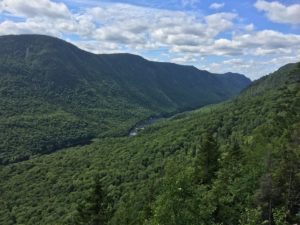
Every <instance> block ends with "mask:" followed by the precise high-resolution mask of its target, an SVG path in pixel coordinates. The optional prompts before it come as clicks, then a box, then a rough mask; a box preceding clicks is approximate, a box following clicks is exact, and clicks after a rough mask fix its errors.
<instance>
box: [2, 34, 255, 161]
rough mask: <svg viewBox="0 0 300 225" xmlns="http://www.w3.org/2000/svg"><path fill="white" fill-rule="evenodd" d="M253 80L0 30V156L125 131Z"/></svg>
mask: <svg viewBox="0 0 300 225" xmlns="http://www.w3.org/2000/svg"><path fill="white" fill-rule="evenodd" d="M249 84H250V80H249V79H248V78H246V77H245V76H243V75H239V74H224V75H218V74H212V73H209V72H207V71H201V70H198V69H197V68H195V67H192V66H181V65H176V64H172V63H161V62H151V61H148V60H145V59H144V58H142V57H140V56H136V55H131V54H112V55H106V54H103V55H96V54H92V53H89V52H85V51H83V50H81V49H79V48H77V47H75V46H74V45H72V44H69V43H67V42H65V41H63V40H60V39H57V38H53V37H48V36H42V35H18V36H12V35H9V36H1V37H0V162H1V163H4V164H5V163H8V162H15V161H19V160H24V159H27V158H28V157H29V156H31V155H34V154H41V153H49V152H53V151H55V150H57V149H61V148H63V147H67V146H72V145H77V144H84V143H87V142H89V141H90V140H91V139H92V138H94V137H99V136H111V135H114V136H115V135H123V134H125V133H126V132H127V131H128V130H129V129H130V127H132V126H133V125H134V124H135V123H137V122H138V121H140V120H143V119H146V118H147V117H149V116H152V115H161V114H168V113H174V112H176V111H183V110H187V109H193V108H195V107H200V106H203V105H207V104H211V103H216V102H220V101H223V100H226V99H228V98H230V97H232V96H235V95H237V94H238V93H239V92H240V91H241V90H242V89H243V88H245V87H247V86H248V85H249Z"/></svg>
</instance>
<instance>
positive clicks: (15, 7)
mask: <svg viewBox="0 0 300 225" xmlns="http://www.w3.org/2000/svg"><path fill="white" fill-rule="evenodd" d="M1 11H2V12H8V13H11V14H13V15H15V16H25V17H29V18H31V17H49V18H66V17H69V16H70V15H71V13H70V11H69V10H68V8H67V6H66V5H65V4H63V3H56V2H53V1H50V0H30V1H24V0H1V2H0V12H1Z"/></svg>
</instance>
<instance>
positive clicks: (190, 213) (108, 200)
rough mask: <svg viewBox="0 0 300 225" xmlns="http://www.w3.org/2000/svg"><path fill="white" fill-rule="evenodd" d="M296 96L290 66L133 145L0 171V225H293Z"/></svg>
mask: <svg viewBox="0 0 300 225" xmlns="http://www.w3.org/2000/svg"><path fill="white" fill-rule="evenodd" d="M270 80H273V81H274V82H272V83H273V84H272V88H270V86H269V85H270V82H269V81H270ZM299 86H300V63H297V64H293V65H291V66H289V68H288V69H286V70H285V71H284V72H282V69H280V70H279V71H277V72H275V73H274V74H271V75H269V76H267V77H264V78H262V79H260V80H258V81H257V82H255V84H253V85H251V86H250V87H249V88H247V89H246V90H245V91H244V92H243V93H242V94H241V95H240V96H239V97H237V98H235V99H234V100H232V101H229V102H226V103H221V104H218V105H213V106H208V107H204V108H202V109H199V110H196V111H193V112H190V113H185V114H183V115H180V116H178V117H177V118H173V119H171V120H166V121H161V122H158V123H156V124H154V125H152V126H150V127H148V128H147V129H145V130H144V131H143V132H141V133H140V134H139V135H137V136H136V137H119V138H118V137H116V138H104V139H101V140H99V141H96V142H94V143H92V144H91V145H89V146H85V147H76V148H71V149H66V150H64V151H59V152H56V153H53V154H51V155H44V156H40V157H37V158H35V159H30V160H27V161H25V162H20V163H15V164H11V165H7V166H4V167H2V168H1V170H0V177H1V183H0V223H1V224H7V225H10V224H43V225H45V224H93V223H97V221H102V223H103V224H110V225H120V224H122V225H126V224H128V225H129V224H130V225H157V224H161V225H174V224H176V225H187V224H188V225H203V224H204V225H206V224H207V225H217V224H218V225H219V224H224V225H233V224H240V225H261V224H272V225H274V224H275V225H282V224H293V223H297V222H298V223H299V220H300V217H299V216H300V215H299V213H300V206H299V203H300V191H299V190H300V163H299V162H300V147H299V145H300V139H299V137H300V114H299V111H300V88H299ZM100 187H102V188H100Z"/></svg>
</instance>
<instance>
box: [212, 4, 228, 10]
mask: <svg viewBox="0 0 300 225" xmlns="http://www.w3.org/2000/svg"><path fill="white" fill-rule="evenodd" d="M224 6H225V3H224V2H222V3H217V2H214V3H212V4H211V5H210V6H209V8H210V9H216V10H217V9H221V8H223V7H224Z"/></svg>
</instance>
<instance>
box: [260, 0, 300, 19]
mask: <svg viewBox="0 0 300 225" xmlns="http://www.w3.org/2000/svg"><path fill="white" fill-rule="evenodd" d="M255 7H256V8H257V9H258V10H260V11H264V12H265V13H266V16H267V17H268V19H270V20H271V21H273V22H276V23H287V24H293V25H296V24H300V4H293V5H289V6H286V5H283V4H281V3H280V2H277V1H273V2H267V1H264V0H258V1H257V2H256V3H255Z"/></svg>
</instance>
